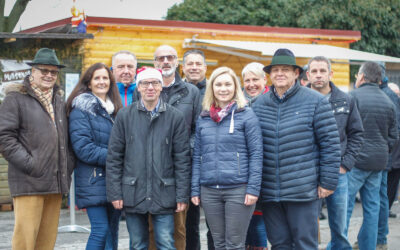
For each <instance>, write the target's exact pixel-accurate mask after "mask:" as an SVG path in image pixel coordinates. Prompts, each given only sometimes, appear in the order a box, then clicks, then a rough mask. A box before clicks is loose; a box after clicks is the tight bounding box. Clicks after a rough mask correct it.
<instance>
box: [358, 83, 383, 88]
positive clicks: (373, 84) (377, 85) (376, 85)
mask: <svg viewBox="0 0 400 250" xmlns="http://www.w3.org/2000/svg"><path fill="white" fill-rule="evenodd" d="M366 86H373V87H377V88H379V84H377V83H373V82H366V83H363V84H361V86H359V87H358V88H362V87H366Z"/></svg>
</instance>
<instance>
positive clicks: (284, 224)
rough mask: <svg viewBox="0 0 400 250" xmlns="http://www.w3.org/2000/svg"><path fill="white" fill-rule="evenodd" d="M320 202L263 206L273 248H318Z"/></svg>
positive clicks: (282, 249)
mask: <svg viewBox="0 0 400 250" xmlns="http://www.w3.org/2000/svg"><path fill="white" fill-rule="evenodd" d="M319 204H320V202H319V200H315V201H308V202H267V203H262V205H261V210H262V212H263V217H264V222H265V227H266V229H267V235H268V240H269V241H270V242H271V245H272V246H271V249H272V250H274V249H279V250H284V249H290V250H292V249H295V250H300V249H301V250H303V249H304V250H313V249H318V213H319Z"/></svg>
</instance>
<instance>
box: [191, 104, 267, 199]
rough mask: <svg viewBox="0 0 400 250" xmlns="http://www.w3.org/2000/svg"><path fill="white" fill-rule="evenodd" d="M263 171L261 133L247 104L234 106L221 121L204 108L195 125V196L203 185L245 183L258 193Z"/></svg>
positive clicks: (228, 185) (224, 186)
mask: <svg viewBox="0 0 400 250" xmlns="http://www.w3.org/2000/svg"><path fill="white" fill-rule="evenodd" d="M261 172H262V136H261V130H260V125H259V123H258V119H257V117H256V116H255V114H254V112H253V111H252V110H251V109H250V108H248V107H246V108H241V109H237V106H236V104H235V105H233V106H232V107H231V110H230V111H229V114H228V115H227V116H225V117H224V118H223V119H222V120H221V121H220V122H218V123H217V122H215V121H213V120H212V119H211V117H210V112H209V111H203V112H202V113H201V115H200V118H199V119H198V121H197V125H196V135H195V148H194V154H193V167H192V197H193V196H200V186H207V187H212V188H232V187H235V186H238V185H242V184H246V186H247V191H246V192H247V193H248V194H252V195H255V196H258V195H259V193H260V184H261Z"/></svg>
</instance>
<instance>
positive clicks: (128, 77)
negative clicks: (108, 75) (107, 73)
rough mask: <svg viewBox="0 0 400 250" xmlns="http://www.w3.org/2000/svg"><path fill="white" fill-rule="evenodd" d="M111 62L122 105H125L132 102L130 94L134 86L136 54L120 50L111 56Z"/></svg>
mask: <svg viewBox="0 0 400 250" xmlns="http://www.w3.org/2000/svg"><path fill="white" fill-rule="evenodd" d="M111 63H112V72H113V74H114V77H115V80H116V82H117V86H118V90H119V93H120V95H121V101H122V105H123V106H124V107H126V106H128V105H130V104H131V103H132V94H133V91H134V90H135V88H136V83H135V76H136V67H137V60H136V56H135V54H133V53H132V52H130V51H127V50H121V51H118V52H117V53H115V54H114V55H113V56H112V59H111Z"/></svg>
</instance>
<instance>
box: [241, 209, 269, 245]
mask: <svg viewBox="0 0 400 250" xmlns="http://www.w3.org/2000/svg"><path fill="white" fill-rule="evenodd" d="M246 246H252V247H267V231H266V230H265V224H264V219H263V216H262V215H255V214H253V217H251V220H250V225H249V229H248V230H247V237H246Z"/></svg>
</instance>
